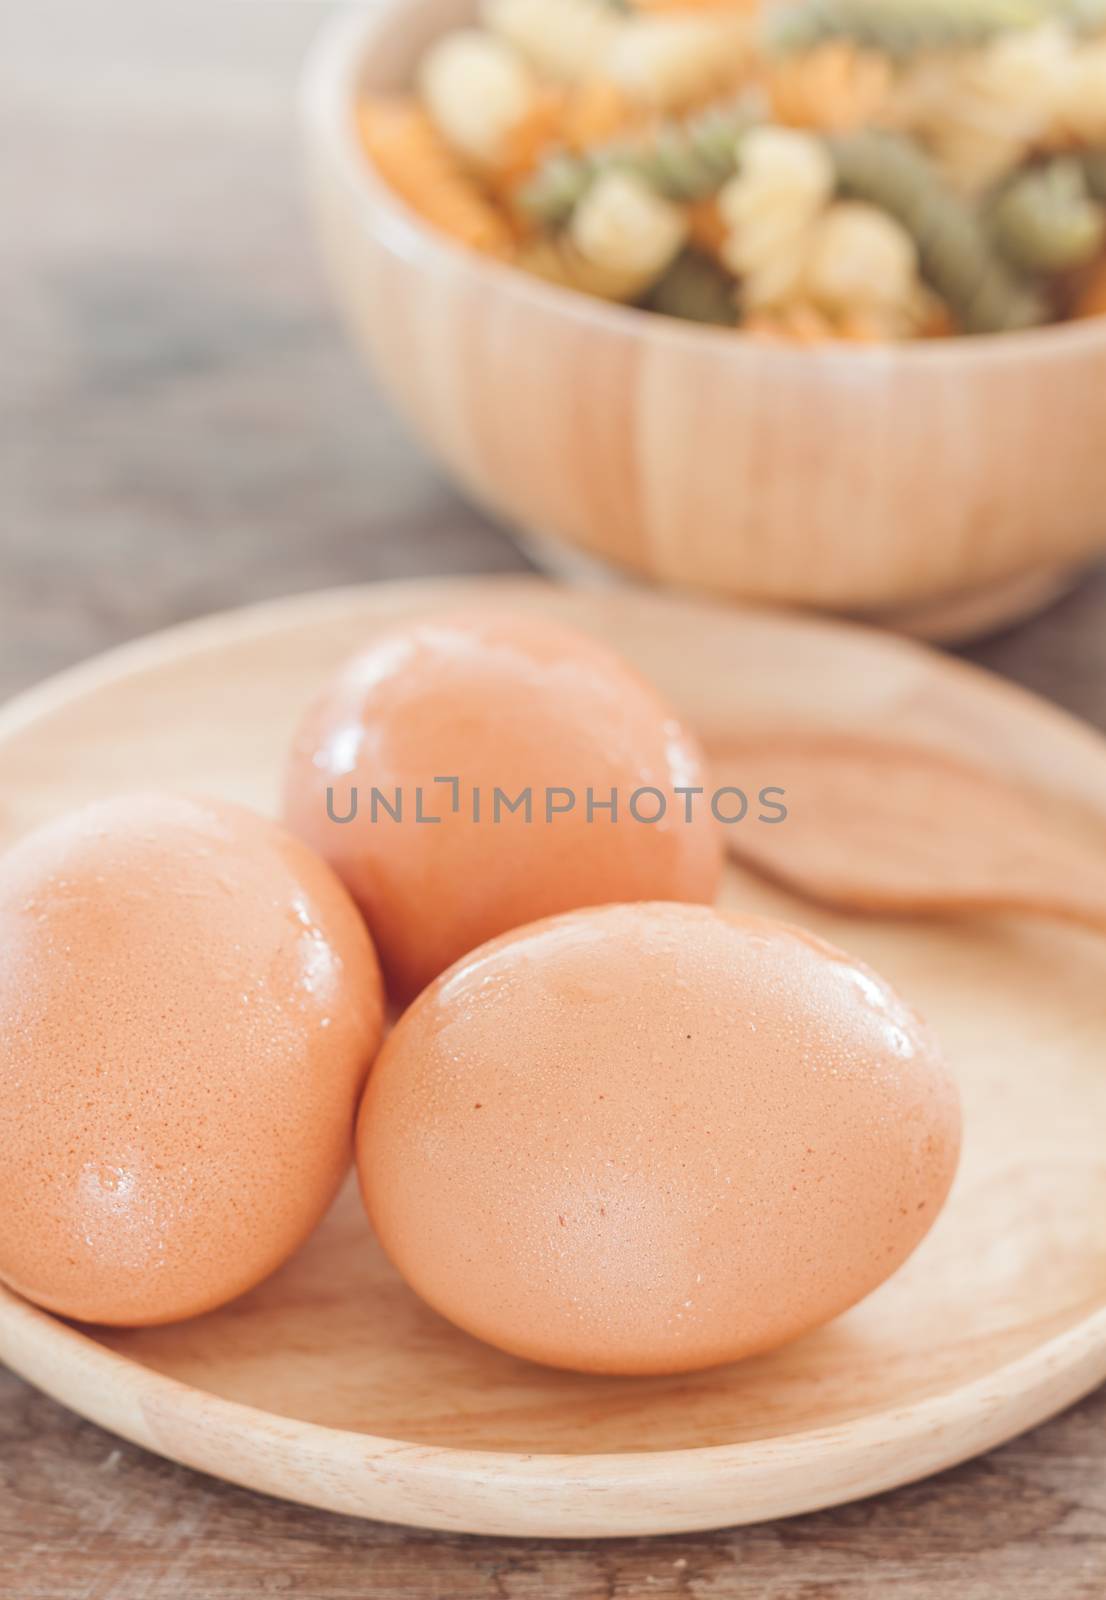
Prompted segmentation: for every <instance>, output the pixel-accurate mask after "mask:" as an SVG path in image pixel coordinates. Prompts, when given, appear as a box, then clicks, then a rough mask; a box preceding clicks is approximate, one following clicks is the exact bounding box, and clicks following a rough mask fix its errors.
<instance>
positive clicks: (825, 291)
mask: <svg viewBox="0 0 1106 1600" xmlns="http://www.w3.org/2000/svg"><path fill="white" fill-rule="evenodd" d="M802 287H803V291H804V294H805V297H806V298H807V299H808V300H809V301H810V303H811V304H813V305H815V306H816V307H818V309H819V310H821V311H825V312H827V313H828V314H829V315H830V316H831V317H833V318H836V319H839V320H841V321H844V322H851V323H855V324H857V325H866V326H868V327H870V328H871V329H872V331H873V333H878V334H879V335H880V336H881V337H883V338H892V339H904V338H908V337H909V336H910V335H911V334H913V333H915V332H916V331H917V328H918V325H919V323H920V322H921V320H922V319H923V318H924V316H925V314H926V311H927V310H928V308H929V306H930V304H931V300H930V297H929V296H928V295H927V294H926V292H925V289H924V288H923V285H922V281H921V277H920V274H919V270H918V250H917V246H916V245H915V243H914V240H913V239H912V238H911V237H910V235H909V234H908V233H907V231H906V229H905V228H904V227H903V226H902V224H901V223H899V222H896V221H895V219H894V217H889V216H888V215H887V213H886V212H885V211H880V210H879V209H878V208H877V207H876V206H871V205H866V204H864V202H863V201H859V200H839V201H837V202H836V203H835V204H834V205H831V206H830V207H829V208H828V209H827V210H826V211H825V212H824V213H823V214H822V215H821V216H820V217H818V218H817V220H816V221H815V222H814V224H813V226H812V227H811V230H810V233H809V236H808V238H807V240H806V243H805V247H804V256H803V270H802Z"/></svg>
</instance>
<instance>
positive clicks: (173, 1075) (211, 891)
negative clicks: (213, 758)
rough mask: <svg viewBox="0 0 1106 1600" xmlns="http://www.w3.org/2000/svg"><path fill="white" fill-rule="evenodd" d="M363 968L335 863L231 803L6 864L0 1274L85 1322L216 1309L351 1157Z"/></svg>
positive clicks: (365, 1012) (67, 832)
mask: <svg viewBox="0 0 1106 1600" xmlns="http://www.w3.org/2000/svg"><path fill="white" fill-rule="evenodd" d="M381 1017H382V992H381V981H380V974H379V969H378V966H377V962H376V957H375V955H374V953H373V950H372V946H371V943H370V941H369V938H368V936H367V934H366V932H365V927H364V923H363V921H362V919H361V918H360V917H359V916H358V914H357V910H356V908H355V907H354V905H353V904H352V902H351V901H350V899H349V897H348V896H347V895H346V893H345V891H344V890H343V888H342V886H341V884H340V883H338V881H337V879H336V878H335V877H334V876H333V874H332V873H331V872H330V870H329V868H328V867H327V866H326V865H325V864H324V863H323V862H321V861H319V860H318V859H317V858H316V857H314V856H312V855H311V853H310V852H309V851H308V850H307V849H305V848H304V846H303V845H302V844H301V843H300V842H299V841H298V840H297V839H293V838H291V837H290V836H289V835H288V834H286V833H285V832H284V831H283V830H282V829H280V828H278V827H276V826H275V825H274V824H273V823H270V822H267V821H265V820H263V819H262V818H261V817H258V816H254V815H253V814H252V813H251V812H248V811H245V810H242V809H240V808H238V807H237V806H229V805H222V804H218V803H216V802H213V801H207V800H193V799H184V798H177V797H173V796H169V795H156V794H148V795H137V796H131V797H128V798H125V799H119V800H112V801H108V802H107V803H105V804H101V805H94V806H90V807H88V808H87V809H85V810H82V811H78V812H76V813H74V814H72V815H70V816H68V817H65V818H64V819H62V820H61V821H59V822H55V823H52V824H50V825H49V826H47V827H44V828H41V829H39V830H38V832H36V833H34V834H32V835H30V836H29V837H28V838H26V839H24V840H22V841H21V842H20V843H19V844H17V845H16V846H15V848H14V849H13V850H12V851H11V852H10V853H9V854H8V855H7V856H5V857H4V858H3V859H2V861H0V1151H2V1152H3V1160H2V1161H0V1278H3V1280H4V1281H5V1282H6V1283H8V1284H10V1285H11V1286H12V1287H13V1288H15V1289H17V1290H19V1292H20V1293H21V1294H25V1295H27V1296H28V1297H29V1298H30V1299H32V1300H35V1301H37V1302H38V1303H39V1304H40V1305H43V1306H46V1307H48V1308H49V1309H50V1310H52V1311H59V1312H62V1313H63V1314H65V1315H67V1316H73V1317H80V1318H83V1319H85V1320H87V1321H93V1322H105V1323H117V1324H140V1323H155V1322H168V1321H172V1320H174V1319H175V1318H178V1317H187V1316H191V1315H193V1314H194V1313H196V1312H199V1311H206V1310H208V1309H209V1308H211V1307H212V1306H217V1305H219V1304H221V1303H222V1302H223V1301H225V1300H229V1299H231V1298H232V1296H234V1295H237V1294H240V1293H242V1291H243V1290H245V1289H248V1288H250V1287H251V1286H252V1285H253V1284H255V1283H257V1282H258V1281H259V1280H260V1279H261V1278H264V1277H265V1276H266V1274H267V1273H270V1272H272V1271H273V1269H274V1268H275V1267H277V1266H279V1265H280V1263H281V1262H282V1261H283V1260H284V1259H285V1257H286V1256H288V1255H289V1254H290V1253H291V1252H292V1251H293V1250H294V1249H295V1248H296V1246H297V1245H299V1244H300V1243H301V1242H302V1240H304V1239H305V1238H306V1237H307V1235H308V1234H309V1233H310V1232H311V1230H312V1228H313V1227H314V1226H315V1224H316V1223H317V1222H318V1221H319V1219H320V1217H321V1216H322V1214H323V1212H324V1211H325V1210H326V1208H327V1206H328V1205H329V1203H330V1201H331V1199H332V1198H333V1196H334V1194H335V1192H336V1190H337V1188H338V1185H339V1183H340V1181H341V1179H342V1176H343V1174H344V1173H345V1172H346V1171H347V1170H348V1167H349V1164H350V1160H351V1157H352V1146H353V1121H354V1116H355V1112H356V1105H357V1099H358V1096H359V1094H360V1091H361V1088H362V1085H363V1084H364V1081H365V1075H366V1073H367V1071H368V1068H369V1065H370V1063H371V1060H372V1058H373V1056H374V1054H375V1052H376V1049H377V1047H378V1045H379V1042H380V1032H381Z"/></svg>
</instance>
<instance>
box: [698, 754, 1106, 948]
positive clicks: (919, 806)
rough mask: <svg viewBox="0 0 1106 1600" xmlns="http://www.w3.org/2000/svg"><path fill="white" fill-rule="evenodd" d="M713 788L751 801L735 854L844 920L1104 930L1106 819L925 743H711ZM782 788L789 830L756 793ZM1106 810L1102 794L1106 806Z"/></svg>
mask: <svg viewBox="0 0 1106 1600" xmlns="http://www.w3.org/2000/svg"><path fill="white" fill-rule="evenodd" d="M708 743H709V748H710V754H711V758H712V766H713V777H714V780H715V782H716V784H726V785H729V784H732V785H734V786H735V787H737V788H740V789H741V790H742V791H743V792H745V793H747V794H748V795H749V800H750V806H749V814H748V816H747V817H746V819H745V820H744V821H743V822H741V823H739V824H736V825H734V826H731V827H729V828H728V829H727V838H728V844H729V848H730V850H731V852H732V854H733V855H734V857H735V858H736V859H737V860H739V861H741V862H742V863H743V864H745V865H747V866H750V867H752V868H754V869H755V870H756V871H758V872H760V873H761V874H762V875H764V876H767V877H769V878H772V879H775V880H777V881H779V882H781V883H783V884H786V885H787V886H788V887H789V888H790V889H791V890H793V891H795V892H797V893H799V894H801V895H803V896H804V897H806V898H808V899H810V900H813V901H817V902H821V903H823V904H825V905H828V906H832V907H834V908H836V909H839V910H845V911H855V912H874V913H884V914H887V913H893V914H902V915H911V916H939V915H941V916H944V915H963V914H968V913H976V914H980V913H1011V912H1013V913H1029V914H1033V915H1039V916H1045V917H1049V918H1053V919H1057V920H1061V921H1067V922H1072V923H1078V924H1081V925H1083V926H1085V927H1089V928H1094V929H1097V930H1098V931H1100V932H1103V933H1106V814H1103V813H1100V812H1098V811H1097V810H1095V809H1094V808H1093V807H1089V806H1085V805H1082V804H1080V803H1079V801H1078V800H1077V799H1076V798H1075V797H1073V796H1072V795H1071V794H1070V793H1064V792H1063V791H1062V790H1061V792H1059V793H1057V794H1051V793H1043V792H1041V791H1040V790H1039V789H1037V788H1032V787H1027V786H1025V785H1023V784H1021V783H1019V782H1017V781H1016V780H1015V779H1014V778H1013V777H1012V775H1011V774H1010V773H1009V772H1008V771H1003V770H1001V768H1000V769H999V770H995V767H994V765H992V764H991V763H990V762H989V760H988V753H987V751H986V749H985V748H983V747H982V746H981V749H980V757H979V759H978V760H977V761H976V760H972V759H970V758H968V757H966V756H965V755H964V754H963V753H962V752H960V751H957V752H953V753H950V752H948V751H943V750H939V749H936V748H934V747H933V746H932V745H931V744H927V742H926V741H919V742H912V741H910V740H902V741H900V740H897V739H896V738H894V737H893V736H890V735H888V736H881V735H879V734H877V735H863V734H854V733H848V732H845V731H842V730H840V729H838V730H835V731H833V732H830V733H828V734H822V733H819V732H815V731H811V730H810V729H802V728H798V729H796V730H795V731H794V732H793V733H791V734H785V733H783V732H781V731H780V730H778V729H777V730H776V731H774V732H773V733H765V732H763V731H761V732H756V731H751V732H749V733H748V734H740V735H734V736H733V737H732V738H731V737H728V736H727V737H724V738H723V737H718V736H716V737H714V738H708ZM766 785H774V786H778V787H781V788H783V789H784V790H785V804H786V805H787V808H788V814H787V818H786V820H785V821H784V822H782V823H779V824H776V825H773V824H770V823H762V822H758V821H756V820H755V819H756V817H757V814H758V811H760V810H761V809H762V808H761V807H759V806H758V804H757V801H756V796H757V794H758V792H759V790H760V789H761V788H763V787H764V786H766ZM1103 799H1104V806H1106V796H1104V797H1103Z"/></svg>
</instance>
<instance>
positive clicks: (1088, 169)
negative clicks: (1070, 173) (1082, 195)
mask: <svg viewBox="0 0 1106 1600" xmlns="http://www.w3.org/2000/svg"><path fill="white" fill-rule="evenodd" d="M1080 164H1081V165H1082V168H1083V181H1084V182H1085V183H1086V185H1087V188H1088V190H1089V191H1090V193H1091V194H1093V195H1094V197H1095V199H1096V200H1106V150H1084V152H1083V154H1082V156H1081V157H1080Z"/></svg>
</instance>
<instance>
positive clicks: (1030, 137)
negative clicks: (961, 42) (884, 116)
mask: <svg viewBox="0 0 1106 1600" xmlns="http://www.w3.org/2000/svg"><path fill="white" fill-rule="evenodd" d="M1070 54H1071V39H1070V35H1068V34H1067V33H1066V32H1065V31H1064V30H1063V29H1062V28H1060V27H1059V26H1058V25H1057V24H1056V23H1046V24H1045V25H1043V26H1042V27H1040V28H1033V29H1027V30H1025V31H1024V32H1020V33H1013V34H1008V35H1006V36H1004V37H1002V38H999V39H995V40H993V41H992V42H991V43H990V44H988V45H986V46H985V47H984V48H983V49H981V50H978V51H967V52H964V53H963V54H961V55H958V56H953V57H951V58H949V57H942V56H937V57H933V58H931V59H924V60H922V61H920V62H919V63H917V64H916V65H915V66H913V67H912V68H910V69H908V71H907V73H906V74H905V77H904V78H903V80H902V82H901V84H900V86H899V88H898V90H897V93H896V101H897V113H898V115H897V117H896V121H897V123H898V125H899V126H901V127H903V128H905V129H906V130H907V131H909V132H910V133H913V134H914V135H915V136H917V137H918V138H920V139H921V140H922V141H923V143H924V144H925V145H926V146H927V148H928V149H929V150H930V151H931V152H932V154H933V155H934V157H935V159H936V160H937V162H938V164H939V165H940V167H941V169H942V171H943V172H944V173H945V175H946V177H948V178H949V180H950V181H951V182H952V183H954V184H955V185H956V187H957V188H959V189H963V190H964V191H965V192H967V193H979V192H981V191H982V190H983V189H985V188H987V187H988V186H989V185H990V184H992V183H994V182H995V181H996V180H997V179H998V178H1001V177H1003V176H1004V175H1005V174H1006V173H1008V172H1010V171H1011V170H1012V169H1013V168H1014V167H1016V166H1017V165H1018V163H1019V162H1021V161H1022V160H1023V159H1024V158H1025V157H1026V155H1027V154H1028V153H1029V151H1030V150H1031V149H1032V148H1033V147H1034V145H1035V144H1037V143H1038V142H1039V141H1040V140H1041V139H1043V137H1044V136H1045V135H1046V133H1047V132H1048V130H1049V129H1050V128H1051V127H1052V126H1053V124H1054V123H1055V121H1056V115H1057V108H1058V106H1059V103H1060V98H1061V95H1062V93H1063V90H1064V85H1065V81H1066V79H1067V77H1068V74H1069V70H1070V60H1069V58H1070Z"/></svg>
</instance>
